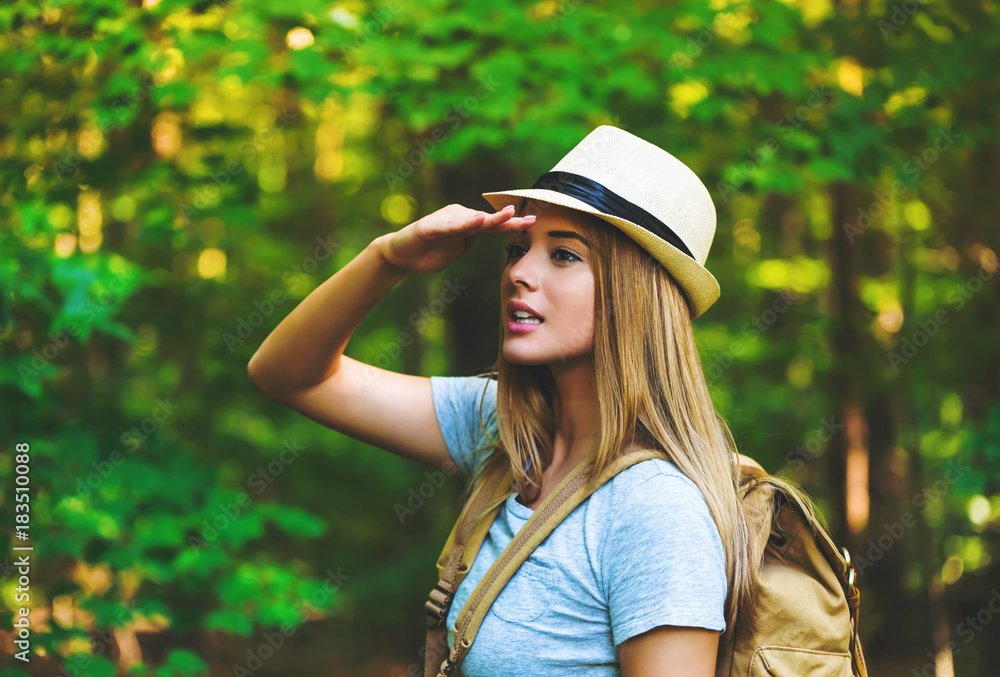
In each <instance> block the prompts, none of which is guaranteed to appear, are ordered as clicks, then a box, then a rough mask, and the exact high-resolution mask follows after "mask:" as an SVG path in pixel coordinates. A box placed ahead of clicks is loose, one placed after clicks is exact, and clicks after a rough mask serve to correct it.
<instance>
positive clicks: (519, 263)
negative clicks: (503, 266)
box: [507, 252, 538, 288]
mask: <svg viewBox="0 0 1000 677" xmlns="http://www.w3.org/2000/svg"><path fill="white" fill-rule="evenodd" d="M536 267H537V264H536V263H535V262H534V257H532V256H531V254H530V252H527V253H524V254H522V255H521V258H519V259H517V260H516V261H514V262H513V263H512V264H510V267H509V268H508V270H507V276H508V277H509V279H510V281H511V282H512V283H513V284H515V285H517V284H521V285H522V286H526V287H529V288H531V287H534V286H535V284H536V282H537V279H538V274H537V270H536Z"/></svg>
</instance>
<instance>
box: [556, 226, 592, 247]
mask: <svg viewBox="0 0 1000 677" xmlns="http://www.w3.org/2000/svg"><path fill="white" fill-rule="evenodd" d="M549 237H571V238H573V239H574V240H579V241H580V242H582V243H583V244H585V245H587V249H590V248H591V247H590V242H588V241H587V239H586V238H585V237H583V236H582V235H580V234H579V233H574V232H573V231H572V230H550V231H549Z"/></svg>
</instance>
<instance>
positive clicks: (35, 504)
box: [0, 0, 1000, 677]
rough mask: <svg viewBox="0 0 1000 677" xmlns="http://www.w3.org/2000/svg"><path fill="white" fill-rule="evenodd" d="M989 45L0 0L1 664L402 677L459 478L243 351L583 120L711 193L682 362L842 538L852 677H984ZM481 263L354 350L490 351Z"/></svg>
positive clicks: (981, 40) (987, 625)
mask: <svg viewBox="0 0 1000 677" xmlns="http://www.w3.org/2000/svg"><path fill="white" fill-rule="evenodd" d="M998 63H1000V22H998V17H997V4H996V3H993V2H989V1H986V0H957V1H952V2H944V1H943V0H926V1H925V2H917V1H914V0H906V1H902V0H901V1H896V2H864V1H861V0H855V1H853V2H829V1H828V0H783V1H780V2H778V1H761V2H749V3H747V2H728V1H727V0H711V2H694V1H682V2H677V3H657V2H647V1H637V2H623V1H614V2H611V1H605V2H597V1H586V0H562V1H556V0H541V1H539V2H526V3H517V2H490V3H473V2H469V1H467V2H443V1H440V0H425V1H421V2H402V1H401V0H389V1H388V2H378V3H366V2H361V1H348V2H334V3H329V2H320V1H318V0H299V1H298V2H287V3H284V2H273V1H264V0H232V1H231V2H223V3H218V2H212V1H210V0H202V1H199V2H188V1H181V0H160V1H157V0H141V1H140V0H130V1H128V2H112V1H111V0H88V1H86V2H84V1H78V0H51V1H50V0H42V2H25V1H17V2H8V3H4V4H3V5H2V6H0V289H2V296H0V354H2V361H0V417H2V418H0V423H2V425H0V449H2V452H0V487H2V490H0V523H2V525H3V526H2V527H0V541H2V542H3V548H4V551H3V553H2V554H0V564H2V570H0V600H2V603H0V621H2V622H0V663H4V662H5V663H6V665H4V666H3V667H0V675H2V676H3V677H14V676H15V675H95V676H111V675H125V674H132V675H157V676H158V677H167V676H171V675H184V676H185V677H190V676H197V675H219V676H222V675H230V674H232V675H249V674H253V675H285V674H303V675H373V676H374V675H379V676H382V675H384V676H396V675H400V676H402V675H415V674H421V673H422V666H423V660H422V658H421V655H422V647H423V642H424V629H425V626H424V609H423V603H424V600H425V598H426V595H427V593H428V592H429V590H430V589H431V588H432V587H433V585H434V584H435V583H436V575H435V573H436V572H435V568H434V563H435V560H436V557H437V555H438V554H439V552H440V549H441V547H442V546H443V544H444V541H445V538H446V536H447V534H448V531H449V529H450V528H451V525H452V523H453V520H454V519H455V517H456V515H457V512H458V508H459V506H458V503H457V498H458V495H459V492H460V489H461V487H460V480H459V479H456V478H454V477H445V476H444V475H443V474H442V473H440V472H437V473H436V472H435V471H434V470H433V469H431V468H428V467H424V466H420V465H418V464H415V463H412V462H410V461H406V460H403V459H400V458H397V457H395V456H393V455H391V454H389V453H387V452H385V451H382V450H378V449H375V448H372V447H369V446H366V445H363V444H360V443H357V442H355V441H354V440H352V439H350V438H348V437H346V436H344V435H341V434H339V433H336V432H334V431H331V430H329V429H326V428H324V427H322V426H320V425H318V424H316V423H314V422H312V421H310V420H308V419H306V418H304V417H302V416H299V415H298V414H295V413H294V412H292V411H290V410H288V409H286V408H284V407H282V406H280V405H277V404H274V403H271V402H269V401H268V400H266V399H265V398H264V397H263V396H262V395H260V394H259V393H258V391H257V390H256V388H255V386H254V385H253V383H252V382H251V381H250V380H249V378H248V377H247V373H246V368H247V362H248V361H249V359H250V356H251V355H252V354H253V352H254V351H255V350H256V349H257V347H258V346H259V345H260V343H261V342H262V341H263V339H264V337H265V336H266V335H267V333H268V332H269V331H270V330H271V329H272V328H273V327H274V326H275V325H276V324H277V323H278V322H279V321H280V320H281V319H282V318H283V317H284V316H285V315H287V313H288V312H290V311H291V310H292V308H294V307H295V305H296V304H297V303H298V302H299V301H300V300H301V299H302V298H304V297H305V296H306V295H307V294H308V293H309V292H310V291H311V290H312V289H314V288H315V287H316V286H317V285H319V284H320V283H321V282H322V281H323V280H324V279H326V278H327V277H329V276H330V275H332V274H333V273H334V272H336V271H337V270H338V269H340V268H341V267H342V266H344V265H345V264H346V263H347V262H348V261H350V260H351V259H352V258H353V257H354V256H356V255H357V254H358V253H359V252H360V251H361V249H363V248H364V247H365V246H366V245H367V244H368V243H369V242H371V240H372V239H374V238H375V237H377V236H378V235H381V234H383V233H385V232H389V231H391V230H396V229H399V228H401V227H403V226H405V225H406V224H408V223H410V222H412V221H414V220H416V219H418V218H419V217H421V216H423V215H424V214H427V213H430V212H432V211H435V210H437V209H439V208H440V207H442V206H444V205H446V204H449V203H451V202H459V203H461V204H464V205H466V206H468V207H471V208H475V209H488V208H489V206H488V204H487V203H486V201H485V200H483V199H482V197H481V196H480V193H482V192H484V191H490V190H502V189H508V188H517V187H526V186H529V185H531V183H532V182H534V180H535V179H536V178H537V177H538V176H539V175H540V174H541V173H543V172H545V171H548V170H549V169H550V168H551V167H552V165H553V164H555V162H556V161H557V160H558V159H559V158H560V157H562V156H563V155H564V154H565V153H566V152H568V151H569V150H570V149H571V148H572V147H573V146H574V145H575V144H576V143H577V142H578V141H579V140H580V139H582V138H583V137H584V136H585V135H586V134H587V133H588V132H590V131H591V130H592V129H593V128H594V127H596V126H597V125H600V124H613V125H616V126H619V127H622V128H624V129H626V130H628V131H630V132H632V133H634V134H636V135H638V136H640V137H643V138H645V139H647V140H649V141H651V142H652V143H655V144H657V145H659V146H661V147H663V148H665V149H667V150H669V151H670V152H671V153H672V154H674V155H676V156H677V157H679V158H680V159H681V160H683V161H684V162H685V163H687V164H688V165H689V166H691V167H692V168H693V169H694V170H695V172H696V173H697V174H698V175H699V176H700V177H701V178H702V179H703V180H704V181H705V183H706V185H707V186H708V187H709V188H710V191H711V193H712V196H713V198H714V199H715V201H716V205H717V208H718V230H717V233H716V236H715V241H714V245H713V247H712V252H711V255H710V256H709V259H708V264H707V265H708V268H709V269H710V270H712V271H713V272H714V274H715V275H716V277H717V278H718V279H719V281H720V283H721V286H722V290H723V291H722V296H721V298H720V300H719V301H718V302H717V303H716V305H715V306H714V307H713V308H712V309H711V310H710V311H709V312H707V313H706V314H705V315H704V316H702V317H701V318H699V319H698V320H696V321H695V327H696V332H697V338H698V341H699V343H700V346H701V349H702V351H703V365H704V367H705V371H706V375H707V377H708V379H709V382H710V385H711V386H712V389H713V393H714V396H715V397H716V402H717V406H718V408H719V410H720V412H721V413H722V414H723V415H724V416H725V417H726V419H727V421H728V422H729V423H730V425H731V426H732V429H733V431H734V434H735V435H736V437H737V442H738V443H739V445H740V447H741V451H742V452H743V453H746V454H748V455H750V456H752V457H754V458H756V459H757V460H758V461H759V462H760V463H761V464H762V465H763V466H764V467H765V468H766V469H767V470H769V471H770V472H772V473H775V474H782V475H784V476H786V477H790V478H792V479H794V480H796V481H799V482H801V483H802V484H803V485H804V487H805V488H806V489H807V491H809V492H810V493H811V494H812V495H813V496H814V497H815V498H816V499H817V502H818V505H819V506H820V508H821V509H822V511H823V514H824V515H825V517H826V519H827V521H828V523H829V526H830V530H831V533H832V534H833V536H834V539H835V541H836V542H837V543H838V545H844V546H847V547H848V548H849V550H850V552H851V554H852V556H853V558H854V562H855V566H856V567H857V568H858V571H859V578H858V584H859V585H860V588H861V590H862V598H861V624H860V628H861V635H862V640H863V643H864V646H865V650H866V655H867V657H868V662H869V668H870V672H871V674H873V675H878V676H880V677H894V676H899V677H903V676H906V677H911V676H912V675H919V676H921V677H929V676H931V675H937V676H939V677H950V676H951V675H993V674H996V668H995V666H996V665H998V664H1000V641H998V640H1000V623H996V622H993V621H994V619H995V618H996V617H997V615H998V610H1000V544H998V531H1000V495H998V492H997V489H998V480H1000V399H998V391H1000V379H998V375H1000V351H998V350H997V347H998V340H997V339H998V322H997V319H998V318H997V316H998V307H1000V304H998V301H1000V293H998V286H997V275H996V273H997V270H998V259H997V251H998V250H997V239H996V233H997V214H998V213H1000V190H998V185H997V184H998V177H1000V152H998V151H1000V148H998V120H1000V115H998V113H1000V74H998V70H997V64H998ZM502 254H503V252H502V250H501V241H500V239H499V238H498V239H493V238H491V237H489V236H487V237H484V238H481V239H480V240H479V241H478V242H477V243H476V245H475V246H474V248H473V249H472V250H471V251H470V252H469V253H468V254H467V255H466V256H465V257H463V258H462V259H461V260H459V261H458V262H456V263H455V264H454V265H453V266H452V267H450V268H449V269H448V270H446V271H444V272H443V273H441V274H439V275H433V276H417V277H410V278H407V279H405V280H403V281H402V282H401V283H399V284H398V285H397V286H396V287H394V288H393V289H392V290H391V291H390V292H389V293H388V294H387V295H386V296H385V298H384V299H383V300H382V301H381V302H380V303H379V304H378V305H377V306H376V308H375V309H374V311H373V312H372V313H371V314H370V315H369V316H368V317H367V318H366V319H365V321H364V322H363V323H362V324H361V326H360V327H359V328H358V330H357V331H356V333H355V335H354V338H353V339H352V341H351V343H350V344H349V345H348V347H347V354H348V355H350V356H351V357H354V358H356V359H360V360H363V361H367V362H370V363H372V364H376V365H378V366H380V367H385V368H389V369H393V370H396V371H401V372H405V373H410V374H422V375H469V374H472V373H475V372H476V371H478V370H479V369H482V368H484V367H486V366H488V365H489V364H490V363H491V362H492V360H493V359H494V357H495V355H496V352H497V338H498V337H497V324H496V323H497V319H496V318H497V313H498V312H499V307H498V296H499V287H498V276H499V273H500V271H501V269H502V265H503V262H502ZM456 289H457V290H459V291H458V293H454V290H456ZM22 442H27V443H29V444H30V445H31V446H30V449H31V451H30V459H31V460H30V482H31V484H30V486H31V491H32V493H31V499H32V502H31V504H30V505H31V513H30V514H31V520H32V521H31V523H30V525H31V530H30V543H31V544H32V545H33V546H34V548H35V550H34V551H33V563H32V569H31V586H32V587H31V593H32V599H31V604H30V606H31V616H30V618H31V623H32V630H33V634H32V648H31V651H32V661H31V663H30V664H24V663H22V662H20V661H16V660H13V659H11V658H10V654H11V653H12V652H13V650H14V642H13V639H14V638H13V634H12V633H11V632H10V629H11V626H12V621H13V617H14V610H15V609H17V608H18V607H19V606H20V604H19V603H17V602H16V601H15V588H16V587H17V572H16V568H15V567H13V566H12V563H13V560H14V551H12V549H11V548H12V547H14V546H15V545H17V544H18V543H17V542H15V539H14V528H13V526H14V524H15V503H14V497H13V495H14V490H13V487H14V482H15V479H14V477H15V467H14V465H15V464H14V448H15V445H16V444H17V443H22ZM991 665H992V666H994V667H993V668H990V667H989V666H991Z"/></svg>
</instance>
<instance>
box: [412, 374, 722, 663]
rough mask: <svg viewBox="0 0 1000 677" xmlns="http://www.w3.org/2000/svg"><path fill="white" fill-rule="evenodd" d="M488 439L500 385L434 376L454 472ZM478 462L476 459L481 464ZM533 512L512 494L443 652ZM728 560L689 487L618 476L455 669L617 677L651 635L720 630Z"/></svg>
mask: <svg viewBox="0 0 1000 677" xmlns="http://www.w3.org/2000/svg"><path fill="white" fill-rule="evenodd" d="M484 387H485V388H486V389H487V393H486V400H485V401H484V403H483V414H484V424H485V425H486V429H487V430H488V431H489V433H490V436H491V437H493V438H494V439H496V438H497V432H496V392H497V383H496V381H493V380H489V379H486V378H482V377H473V376H451V377H449V376H433V377H431V391H432V393H433V397H434V408H435V412H436V414H437V419H438V423H439V424H440V426H441V432H442V434H443V435H444V439H445V442H446V443H447V445H448V450H449V451H450V452H451V455H452V457H453V458H454V460H455V463H456V464H457V465H458V467H459V469H460V470H461V471H462V473H463V474H464V475H465V477H466V478H469V477H471V475H472V469H473V467H472V460H471V459H470V457H469V452H470V451H472V450H473V449H476V448H478V447H480V446H483V445H484V444H486V440H485V438H484V437H483V435H482V431H481V430H480V428H479V398H480V396H481V395H482V392H483V388H484ZM482 458H483V456H481V457H478V458H477V459H476V463H477V464H478V463H479V462H481V459H482ZM533 512H534V511H533V510H532V509H531V508H528V507H527V506H524V505H522V504H521V503H519V502H518V501H517V500H516V494H514V495H511V496H510V498H509V499H508V500H507V502H506V505H505V506H504V507H503V508H501V510H500V512H499V513H498V514H497V517H496V519H495V520H494V522H493V525H492V526H491V527H490V530H489V533H488V535H487V537H486V540H485V541H484V542H483V545H482V547H481V548H480V550H479V553H478V555H477V556H476V560H475V562H474V563H473V565H472V568H471V569H470V570H469V573H468V575H466V577H465V579H464V580H463V581H462V584H461V585H460V586H459V587H458V590H457V591H456V593H455V598H454V600H453V602H452V605H451V609H450V610H449V612H448V618H447V625H448V645H449V647H450V646H452V645H453V644H454V640H455V636H454V631H455V623H456V621H457V620H458V615H459V612H460V611H461V610H462V607H463V606H464V604H465V602H466V600H468V598H469V596H470V595H471V594H472V592H473V590H475V588H476V585H477V584H478V583H479V581H480V580H481V579H482V577H483V575H484V574H485V573H486V571H487V570H488V569H489V568H490V566H491V565H492V564H493V562H494V561H495V560H496V558H497V557H498V556H499V555H500V553H502V552H503V550H504V548H506V547H507V544H508V543H510V541H511V539H513V537H514V535H515V534H516V533H517V532H518V531H519V530H520V529H521V527H522V526H524V524H525V523H526V522H527V521H528V518H530V517H531V515H532V513H533ZM725 599H726V572H725V554H724V552H723V549H722V540H721V538H720V537H719V531H718V528H717V527H716V525H715V521H714V520H713V519H712V516H711V513H710V512H709V509H708V505H707V504H706V503H705V500H704V497H703V496H702V494H701V491H700V490H699V489H698V487H697V485H695V484H694V482H692V481H691V480H690V479H689V478H688V477H686V476H685V475H684V474H683V473H681V471H680V470H679V469H678V468H677V467H676V466H675V465H674V464H673V463H671V462H670V461H667V460H664V459H650V460H648V461H642V462H640V463H636V464H635V465H632V466H631V467H629V468H626V469H625V470H623V471H621V472H620V473H618V474H617V475H615V476H614V477H613V478H612V479H611V480H609V481H608V482H607V483H605V484H604V485H602V486H601V487H600V488H599V489H597V491H595V492H594V493H593V494H591V495H590V497H589V498H588V499H587V500H585V501H584V502H583V503H581V504H580V505H579V506H577V507H576V509H574V510H573V512H571V513H570V514H569V515H568V516H567V517H566V519H564V520H563V521H562V522H561V523H560V524H559V525H558V526H556V528H555V529H554V530H553V531H552V533H550V534H549V536H548V538H546V539H545V541H543V542H542V543H541V545H539V546H538V547H537V548H536V549H535V550H534V551H533V552H532V553H531V555H530V556H529V557H528V559H527V560H525V562H524V564H522V565H521V567H520V569H518V571H517V573H515V574H514V576H512V577H511V579H510V581H509V582H508V583H507V585H506V587H504V589H503V590H502V591H501V593H500V594H499V595H498V596H497V598H496V600H495V601H494V602H493V606H492V607H491V609H490V612H489V613H488V614H487V615H486V617H485V618H484V619H483V622H482V625H481V626H480V627H479V631H478V632H477V633H476V637H475V640H474V641H473V642H472V647H471V648H470V649H469V653H468V655H467V656H466V657H465V660H464V661H463V662H462V666H461V671H462V674H463V675H466V677H487V676H488V677H500V676H502V675H510V676H512V677H523V676H524V675H542V676H545V675H587V676H596V675H602V676H603V675H621V668H620V665H619V662H618V652H617V649H616V647H617V646H618V645H619V644H621V643H622V642H624V641H625V640H626V639H629V638H630V637H633V636H635V635H638V634H640V633H643V632H646V631H647V630H650V629H652V628H654V627H656V626H658V625H681V626H695V627H699V628H709V629H711V630H718V631H720V632H721V631H723V630H724V629H725V627H726V623H725V617H724V614H723V608H724V604H725Z"/></svg>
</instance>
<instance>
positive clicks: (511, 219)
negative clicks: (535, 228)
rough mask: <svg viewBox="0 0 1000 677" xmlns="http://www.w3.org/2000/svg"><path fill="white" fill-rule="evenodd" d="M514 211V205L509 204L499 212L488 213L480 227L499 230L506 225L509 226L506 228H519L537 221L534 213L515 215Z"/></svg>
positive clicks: (481, 228)
mask: <svg viewBox="0 0 1000 677" xmlns="http://www.w3.org/2000/svg"><path fill="white" fill-rule="evenodd" d="M514 211H515V210H514V207H513V205H508V206H506V207H504V208H503V209H501V210H500V211H498V212H495V213H493V214H487V215H486V218H485V219H483V223H482V224H481V225H480V228H479V229H480V230H497V229H499V228H500V227H501V226H504V225H506V226H508V227H507V228H504V230H510V229H519V228H527V227H529V226H531V224H533V223H534V222H535V217H534V215H532V216H526V217H521V216H514Z"/></svg>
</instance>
